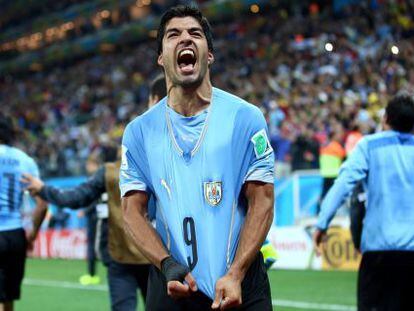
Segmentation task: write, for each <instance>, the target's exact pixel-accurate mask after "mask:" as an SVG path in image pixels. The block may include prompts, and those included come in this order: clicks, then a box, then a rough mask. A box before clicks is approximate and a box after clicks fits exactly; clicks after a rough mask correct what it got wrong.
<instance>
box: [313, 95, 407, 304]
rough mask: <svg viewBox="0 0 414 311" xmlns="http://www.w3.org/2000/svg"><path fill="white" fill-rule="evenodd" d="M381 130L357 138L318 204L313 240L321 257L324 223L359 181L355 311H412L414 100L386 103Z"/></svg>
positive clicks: (404, 97) (402, 98)
mask: <svg viewBox="0 0 414 311" xmlns="http://www.w3.org/2000/svg"><path fill="white" fill-rule="evenodd" d="M385 124H386V126H385V127H384V129H385V131H383V132H380V133H376V134H371V135H367V136H365V137H363V138H362V139H361V140H360V142H359V143H358V144H357V146H356V148H355V149H354V151H353V152H352V154H351V156H350V157H349V158H348V159H347V160H346V162H345V163H344V165H343V166H342V167H341V172H340V174H339V176H338V178H337V180H336V182H335V183H334V185H333V186H332V188H331V189H330V190H329V192H328V194H327V195H326V197H325V199H324V200H323V202H322V206H321V212H320V215H319V218H318V222H317V225H316V231H315V233H314V236H313V240H314V244H315V248H316V251H317V252H318V253H320V252H321V248H322V247H323V241H324V239H325V237H326V234H327V233H326V231H327V229H328V226H329V223H330V222H331V220H332V218H333V217H334V215H335V212H336V211H337V209H338V208H339V207H340V206H341V204H342V203H343V201H344V200H345V198H346V197H347V196H348V195H349V194H350V193H351V192H352V190H353V189H354V187H355V186H356V184H357V183H358V182H359V181H364V183H366V186H367V201H366V207H365V209H366V211H365V217H364V222H363V227H362V241H361V251H362V261H361V264H360V267H359V276H358V310H359V311H365V310H366V311H372V310H387V311H388V310H390V311H391V310H413V309H414V300H413V299H412V280H413V279H414V226H413V223H414V205H413V194H414V174H413V173H414V135H413V130H414V99H413V97H412V96H410V95H407V94H401V95H397V96H395V97H394V98H392V99H391V100H390V101H389V103H388V105H387V107H386V115H385Z"/></svg>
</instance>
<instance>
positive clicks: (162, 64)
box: [157, 53, 164, 66]
mask: <svg viewBox="0 0 414 311" xmlns="http://www.w3.org/2000/svg"><path fill="white" fill-rule="evenodd" d="M157 63H158V65H160V66H164V62H163V60H162V53H161V54H160V55H158V60H157Z"/></svg>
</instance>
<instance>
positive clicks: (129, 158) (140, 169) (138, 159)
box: [119, 124, 149, 197]
mask: <svg viewBox="0 0 414 311" xmlns="http://www.w3.org/2000/svg"><path fill="white" fill-rule="evenodd" d="M137 129H138V127H137V126H133V124H129V125H128V126H127V128H126V129H125V132H124V135H123V137H122V159H121V167H120V172H119V186H120V191H121V197H124V196H125V195H126V194H127V193H128V192H129V191H133V190H138V191H146V192H148V189H149V182H148V179H147V178H146V176H148V169H147V167H148V165H147V160H146V156H145V151H144V148H143V141H142V139H140V137H141V135H139V131H138V130H137ZM137 138H138V139H137Z"/></svg>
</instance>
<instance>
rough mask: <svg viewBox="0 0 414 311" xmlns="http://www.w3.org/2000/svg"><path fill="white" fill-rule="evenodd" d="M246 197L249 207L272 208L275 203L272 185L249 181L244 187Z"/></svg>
mask: <svg viewBox="0 0 414 311" xmlns="http://www.w3.org/2000/svg"><path fill="white" fill-rule="evenodd" d="M244 195H245V197H246V199H247V202H248V206H249V207H251V206H256V205H259V206H272V208H273V201H274V187H273V184H271V183H264V182H260V181H248V182H246V183H245V185H244Z"/></svg>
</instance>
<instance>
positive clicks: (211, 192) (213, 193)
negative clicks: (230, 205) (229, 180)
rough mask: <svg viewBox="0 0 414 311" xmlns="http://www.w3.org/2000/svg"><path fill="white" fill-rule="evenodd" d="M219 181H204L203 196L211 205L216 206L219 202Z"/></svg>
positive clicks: (220, 187) (220, 195)
mask: <svg viewBox="0 0 414 311" xmlns="http://www.w3.org/2000/svg"><path fill="white" fill-rule="evenodd" d="M221 185H222V184H221V181H212V182H205V183H204V198H205V199H206V201H207V203H208V204H209V205H211V206H216V205H218V204H219V203H220V202H221V198H222V193H223V191H222V186H221Z"/></svg>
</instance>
